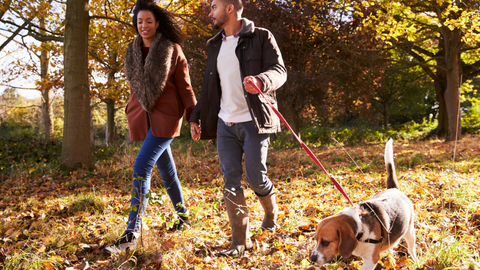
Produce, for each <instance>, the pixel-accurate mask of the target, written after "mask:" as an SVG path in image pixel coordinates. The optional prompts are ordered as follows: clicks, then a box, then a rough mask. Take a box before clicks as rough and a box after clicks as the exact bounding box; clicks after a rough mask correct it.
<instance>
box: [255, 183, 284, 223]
mask: <svg viewBox="0 0 480 270" xmlns="http://www.w3.org/2000/svg"><path fill="white" fill-rule="evenodd" d="M257 196H258V194H257ZM258 199H259V200H260V203H261V204H262V207H263V210H264V211H265V217H264V218H263V222H262V229H263V230H267V231H269V232H275V230H276V229H277V228H279V227H280V226H279V225H278V224H277V217H278V205H277V203H276V202H275V191H274V189H273V188H272V191H270V193H269V194H267V195H265V196H258Z"/></svg>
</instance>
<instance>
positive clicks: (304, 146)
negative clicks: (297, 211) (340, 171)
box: [248, 81, 354, 206]
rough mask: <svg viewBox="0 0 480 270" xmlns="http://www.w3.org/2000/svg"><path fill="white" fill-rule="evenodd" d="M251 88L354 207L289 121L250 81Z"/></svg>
mask: <svg viewBox="0 0 480 270" xmlns="http://www.w3.org/2000/svg"><path fill="white" fill-rule="evenodd" d="M248 83H249V84H250V85H251V86H253V88H255V90H257V92H258V94H260V95H261V96H262V97H263V99H265V101H266V102H267V103H268V105H269V106H270V108H271V109H272V110H273V111H274V112H275V114H276V115H277V116H278V118H280V120H282V122H283V124H285V126H287V128H288V129H289V130H290V132H291V133H292V134H293V136H294V137H295V139H297V141H298V142H299V143H300V145H301V146H302V147H303V149H304V150H305V152H307V154H308V155H309V156H310V158H311V159H312V160H313V161H314V162H315V163H316V164H317V165H318V166H319V167H320V168H322V170H323V171H324V172H325V173H326V174H327V176H328V178H330V180H331V181H332V183H333V184H334V185H335V187H336V188H337V189H338V190H339V191H340V192H341V193H342V195H343V196H344V197H345V198H346V199H347V201H348V202H349V203H350V204H351V205H352V206H354V205H353V203H352V201H351V200H350V198H349V197H348V195H347V193H346V192H345V190H344V189H343V188H342V186H341V185H340V183H338V181H337V180H336V179H335V177H333V175H331V174H329V173H328V172H327V170H326V169H325V167H323V165H322V163H320V161H319V160H318V158H317V157H316V156H315V155H314V154H313V152H312V151H311V150H310V148H308V146H307V145H306V144H305V143H304V142H303V141H302V139H300V137H298V135H297V134H296V133H295V132H294V131H293V130H292V128H291V127H290V125H289V124H288V123H287V120H285V118H283V116H282V114H281V113H280V112H279V111H278V110H277V109H276V108H275V107H274V106H273V105H272V103H270V101H268V99H267V98H266V97H265V95H264V94H263V93H262V91H261V90H260V89H259V88H258V87H257V86H256V85H255V84H254V83H253V82H252V81H249V82H248Z"/></svg>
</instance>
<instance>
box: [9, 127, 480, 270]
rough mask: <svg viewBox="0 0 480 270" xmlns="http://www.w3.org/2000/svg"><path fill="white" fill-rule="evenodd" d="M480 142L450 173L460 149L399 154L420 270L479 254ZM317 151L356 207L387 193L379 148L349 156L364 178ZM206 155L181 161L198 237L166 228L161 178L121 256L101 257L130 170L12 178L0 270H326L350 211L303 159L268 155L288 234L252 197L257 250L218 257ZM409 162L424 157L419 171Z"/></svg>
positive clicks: (215, 197) (221, 238) (337, 155)
mask: <svg viewBox="0 0 480 270" xmlns="http://www.w3.org/2000/svg"><path fill="white" fill-rule="evenodd" d="M479 144H480V137H479V136H471V137H466V138H464V140H463V141H462V142H460V144H459V145H458V146H457V147H458V148H457V149H458V152H459V153H461V155H458V156H457V160H456V162H455V164H454V166H453V165H452V158H451V157H452V149H453V148H452V147H451V145H450V144H448V143H439V142H413V143H411V142H408V143H404V144H403V145H401V144H398V145H395V159H396V161H398V162H397V163H396V165H397V174H398V176H399V182H400V185H401V189H402V191H404V192H405V193H406V194H407V196H409V197H410V198H411V199H412V201H413V202H414V204H415V210H416V223H415V226H416V230H417V242H418V245H417V249H418V250H420V251H421V252H419V253H420V254H421V255H420V256H419V259H420V262H419V265H420V266H422V265H423V266H425V267H433V266H435V265H439V262H438V260H439V259H438V258H436V257H435V256H434V255H435V254H442V253H443V254H445V253H447V251H448V250H447V248H448V246H452V245H454V246H456V247H458V250H460V251H462V252H464V253H468V254H471V255H472V256H477V258H478V256H479V255H480V254H478V251H477V254H474V253H475V250H478V249H479V247H480V233H479V229H478V228H479V226H480V204H479V203H478V201H479V199H480V187H479V183H478V179H480V175H479V167H478V164H479V163H480V160H479V156H480V155H479V150H478V145H479ZM314 150H315V154H316V155H317V156H318V157H319V158H320V159H321V161H322V162H324V163H325V164H324V165H325V166H326V167H327V168H328V170H329V171H330V172H332V173H333V174H334V175H335V177H336V178H337V180H340V181H341V182H342V185H343V186H344V187H345V189H346V190H347V193H348V194H349V196H350V197H351V199H352V200H353V201H354V202H359V201H362V200H365V199H368V198H369V197H371V196H372V195H373V194H375V193H377V192H379V191H381V190H383V183H384V177H385V169H384V165H383V164H382V162H380V161H381V158H382V156H381V155H380V154H379V153H381V152H382V147H381V146H369V147H365V146H358V147H348V152H349V153H350V155H351V156H352V157H353V158H354V160H357V161H359V162H358V163H359V164H365V165H362V171H363V172H360V170H358V168H357V167H356V166H355V165H353V164H352V162H351V161H350V160H349V159H348V158H346V157H344V156H345V153H344V152H343V151H342V150H340V149H336V148H315V149H314ZM174 151H176V150H174ZM209 151H211V153H207V154H206V155H205V156H204V157H203V158H195V159H192V158H191V159H190V160H189V161H187V160H186V159H181V158H180V159H179V160H178V161H176V162H177V167H178V172H179V175H180V176H181V177H180V178H181V179H182V186H183V190H184V198H185V201H186V204H187V208H189V210H190V215H191V216H190V217H191V224H190V227H189V228H187V229H185V230H184V231H180V232H175V231H169V230H168V224H170V223H171V222H173V221H174V220H175V214H174V213H173V210H172V206H171V205H170V202H169V198H168V195H167V194H166V192H165V189H164V188H163V185H162V183H161V179H160V177H159V176H158V172H154V174H153V179H154V181H153V182H152V190H153V191H154V193H155V195H152V198H151V201H152V204H150V205H149V207H148V209H147V212H146V217H145V219H144V221H145V225H146V226H145V227H144V231H143V236H142V239H143V240H142V243H141V244H140V247H139V249H137V250H136V251H134V252H130V253H127V254H121V255H119V256H105V255H103V254H102V253H101V249H102V248H103V247H105V246H106V245H108V244H111V243H113V242H114V241H115V240H116V238H117V237H118V236H119V235H120V234H121V233H122V230H123V229H124V226H125V216H124V215H123V211H124V210H125V209H128V208H129V200H130V198H129V196H130V193H131V189H129V188H128V187H129V186H130V185H131V183H130V181H131V179H130V177H131V168H128V167H127V168H125V167H112V166H113V165H108V164H109V163H108V161H106V163H105V165H101V164H100V165H99V167H100V168H102V166H104V168H102V169H101V170H98V171H95V172H82V171H78V172H75V173H71V174H67V175H62V174H61V173H57V172H53V173H51V174H45V175H35V174H29V176H28V177H25V178H23V180H18V179H16V180H18V181H13V180H10V179H7V180H6V181H5V182H4V183H3V184H2V185H1V186H0V196H1V197H2V199H3V200H2V201H0V217H1V221H0V265H6V264H8V263H13V262H15V264H17V265H27V262H32V261H37V262H39V264H41V265H42V267H43V268H44V269H58V268H64V269H69V270H73V269H124V268H125V269H129V268H133V267H135V269H192V268H194V269H244V268H254V269H272V268H284V269H290V268H296V269H319V268H318V267H315V266H314V265H313V264H312V262H310V261H309V260H308V256H309V252H310V251H311V249H312V248H313V246H314V244H315V240H314V233H315V229H316V225H317V223H318V222H319V221H320V220H321V219H323V218H325V217H328V216H330V215H332V214H335V213H337V212H338V211H340V210H341V209H342V208H343V207H345V206H347V205H346V202H345V199H344V198H343V197H342V196H341V194H339V193H338V192H337V191H336V189H335V188H334V187H333V186H332V184H331V183H330V181H329V179H328V177H326V176H325V175H324V174H323V173H322V172H321V171H319V170H318V168H317V167H315V166H314V164H313V163H312V161H311V160H309V158H308V157H307V156H305V155H304V153H303V152H302V150H301V149H289V150H271V151H270V155H269V161H268V162H269V176H270V177H271V179H273V181H274V183H275V187H276V190H277V201H278V203H279V207H280V213H279V223H280V224H281V228H280V229H279V230H277V231H276V232H275V233H268V232H264V231H262V230H261V229H260V225H261V222H262V219H263V209H262V207H261V205H260V203H259V202H258V200H257V199H256V196H255V194H254V193H253V192H252V191H251V190H250V189H248V188H247V187H246V188H245V190H246V197H247V204H248V210H249V215H250V227H251V233H252V237H251V240H252V241H253V243H254V248H253V249H252V250H248V251H247V252H246V255H245V256H244V257H241V258H238V259H228V258H217V257H216V253H217V252H219V251H220V250H223V249H225V248H228V246H229V244H230V241H231V238H230V237H231V236H230V228H229V223H228V218H227V216H226V212H225V209H224V203H223V202H222V197H223V196H222V185H223V183H222V182H223V181H222V180H221V173H220V169H219V166H218V159H217V157H216V155H215V152H214V149H210V150H209ZM420 152H421V155H420ZM181 154H182V153H180V152H176V153H174V155H176V156H179V157H181ZM125 156H126V154H125V153H122V154H119V156H118V159H129V160H134V153H133V151H132V153H130V154H128V157H125ZM322 157H329V158H328V159H323V158H322ZM411 157H418V158H417V161H416V162H417V164H416V165H415V166H413V165H412V161H411V160H409V159H410V158H411ZM376 160H380V161H378V162H377V161H376ZM132 164H133V163H132ZM118 166H125V164H121V165H118ZM129 166H131V164H129ZM453 167H455V168H453ZM147 228H148V229H147ZM447 241H448V242H447ZM405 252H406V251H405V248H404V247H402V245H400V246H399V247H398V248H397V249H396V252H394V254H393V257H392V258H390V259H387V261H385V260H384V261H382V262H381V265H383V266H382V267H383V268H382V269H392V267H393V265H394V263H395V265H396V266H395V267H396V268H398V269H407V268H410V269H413V268H414V265H413V263H412V262H411V260H410V259H409V257H408V256H406V255H404V254H405ZM467 259H468V258H467V257H465V258H462V260H464V261H465V260H467ZM452 261H453V263H456V264H453V265H451V266H450V267H453V268H455V266H458V265H461V263H459V262H456V261H455V260H452ZM361 265H362V262H361V261H358V259H355V258H351V259H344V260H343V261H340V262H333V263H332V264H330V266H328V267H329V268H328V269H339V268H341V269H360V267H361Z"/></svg>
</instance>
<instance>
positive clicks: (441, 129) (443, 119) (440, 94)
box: [434, 71, 448, 136]
mask: <svg viewBox="0 0 480 270" xmlns="http://www.w3.org/2000/svg"><path fill="white" fill-rule="evenodd" d="M440 72H442V71H438V72H437V73H440ZM443 78H444V77H443V76H442V77H440V76H437V78H436V79H435V81H434V84H435V97H436V98H437V101H438V127H437V132H438V134H439V135H442V136H443V135H445V134H447V133H448V117H447V116H448V115H447V107H446V105H445V89H446V83H445V81H443Z"/></svg>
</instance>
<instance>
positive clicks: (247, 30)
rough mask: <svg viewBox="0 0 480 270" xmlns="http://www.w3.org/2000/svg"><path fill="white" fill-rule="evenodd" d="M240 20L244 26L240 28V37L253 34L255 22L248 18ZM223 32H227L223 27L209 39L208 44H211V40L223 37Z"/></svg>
mask: <svg viewBox="0 0 480 270" xmlns="http://www.w3.org/2000/svg"><path fill="white" fill-rule="evenodd" d="M240 20H241V21H242V28H240V37H242V38H243V37H248V36H252V35H253V33H254V32H255V23H254V22H253V21H251V20H249V19H247V18H241V19H240ZM223 33H225V30H223V29H222V30H221V31H219V32H218V33H217V34H216V35H215V36H213V37H212V38H211V39H209V40H208V41H207V44H210V43H211V42H214V41H217V40H219V39H222V34H223Z"/></svg>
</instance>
